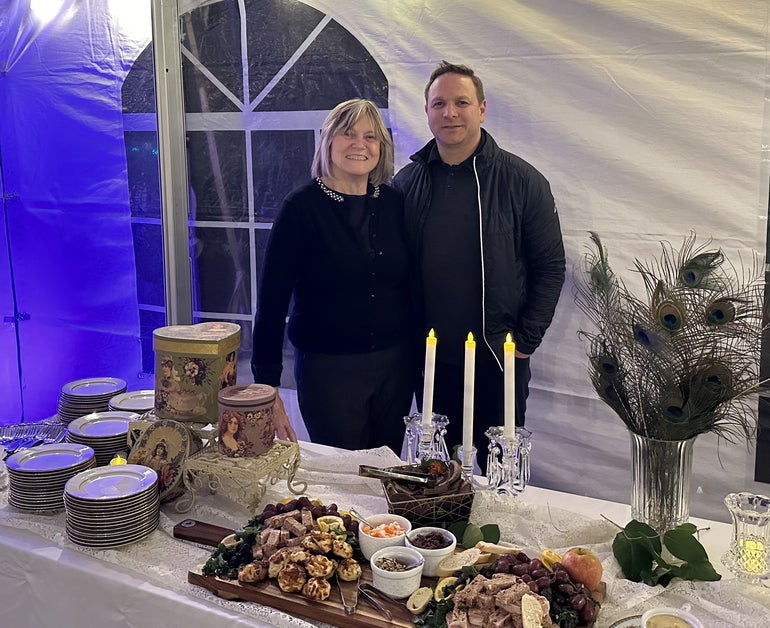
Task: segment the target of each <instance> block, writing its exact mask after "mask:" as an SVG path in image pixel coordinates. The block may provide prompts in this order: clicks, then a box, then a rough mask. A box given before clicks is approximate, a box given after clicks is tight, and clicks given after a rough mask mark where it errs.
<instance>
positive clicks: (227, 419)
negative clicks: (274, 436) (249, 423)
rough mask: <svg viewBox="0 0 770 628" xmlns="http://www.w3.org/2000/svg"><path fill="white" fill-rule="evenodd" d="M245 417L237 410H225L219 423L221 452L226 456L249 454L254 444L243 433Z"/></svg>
mask: <svg viewBox="0 0 770 628" xmlns="http://www.w3.org/2000/svg"><path fill="white" fill-rule="evenodd" d="M243 429H244V425H243V417H242V416H241V415H240V414H238V413H237V412H225V413H224V415H223V416H222V420H221V421H220V423H219V452H220V453H222V454H224V455H225V456H230V457H234V456H247V455H249V454H250V453H252V450H253V448H254V445H253V444H252V442H251V441H250V440H249V439H247V438H246V436H245V435H244V433H243Z"/></svg>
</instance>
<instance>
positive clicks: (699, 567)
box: [679, 560, 722, 582]
mask: <svg viewBox="0 0 770 628" xmlns="http://www.w3.org/2000/svg"><path fill="white" fill-rule="evenodd" d="M679 577H680V578H683V579H684V580H703V581H704V582H716V581H717V580H721V579H722V576H721V575H719V573H717V571H716V569H714V566H713V565H712V564H711V563H710V562H709V561H708V560H705V561H702V562H698V563H687V564H684V565H681V566H680V574H679Z"/></svg>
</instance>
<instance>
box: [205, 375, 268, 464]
mask: <svg viewBox="0 0 770 628" xmlns="http://www.w3.org/2000/svg"><path fill="white" fill-rule="evenodd" d="M274 401H275V388H273V387H272V386H267V385H265V384H246V385H240V386H228V387H227V388H224V389H222V390H220V391H219V438H218V439H217V440H218V441H219V452H220V453H221V454H223V455H225V456H230V457H254V456H261V455H262V454H264V453H265V452H267V451H269V450H270V448H271V447H272V446H273V441H274V440H275V426H274V424H273V402H274Z"/></svg>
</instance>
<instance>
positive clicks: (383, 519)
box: [358, 513, 412, 560]
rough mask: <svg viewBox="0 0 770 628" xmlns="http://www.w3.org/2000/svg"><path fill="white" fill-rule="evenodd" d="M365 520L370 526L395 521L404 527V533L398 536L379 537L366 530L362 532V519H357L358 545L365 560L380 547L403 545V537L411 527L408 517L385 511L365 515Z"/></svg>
mask: <svg viewBox="0 0 770 628" xmlns="http://www.w3.org/2000/svg"><path fill="white" fill-rule="evenodd" d="M366 520H367V521H368V522H369V523H371V524H372V527H377V526H378V525H381V524H383V523H393V522H394V521H395V522H397V523H398V524H399V525H400V526H401V527H402V528H404V530H406V532H405V533H404V534H401V535H399V536H394V537H388V538H379V537H376V536H369V535H368V534H367V533H366V532H364V523H363V522H362V521H359V522H358V545H359V546H360V547H361V553H362V554H363V555H364V558H366V560H369V559H370V558H371V557H372V555H373V554H374V553H375V552H376V551H377V550H379V549H382V548H383V547H392V546H394V545H403V544H404V537H405V536H406V534H407V533H408V532H409V530H411V529H412V524H411V522H410V521H409V519H407V518H406V517H401V516H400V515H391V514H390V513H385V514H382V515H371V516H367V517H366Z"/></svg>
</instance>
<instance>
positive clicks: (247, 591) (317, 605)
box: [187, 567, 413, 628]
mask: <svg viewBox="0 0 770 628" xmlns="http://www.w3.org/2000/svg"><path fill="white" fill-rule="evenodd" d="M187 581H188V582H189V583H191V584H195V585H198V586H200V587H203V588H205V589H208V590H209V591H211V592H212V593H214V594H215V595H217V596H218V597H221V598H224V599H226V600H242V601H246V602H257V603H258V604H263V605H265V606H270V607H272V608H276V609H278V610H281V611H285V612H286V613H289V614H290V615H294V616H297V617H304V618H305V619H311V620H314V621H322V622H324V623H327V624H332V625H333V626H339V627H340V628H364V627H366V626H376V627H377V628H390V627H392V626H399V627H401V628H412V626H413V623H412V618H413V615H412V614H411V613H410V612H409V611H408V610H406V606H405V605H404V604H399V603H397V602H391V601H380V600H379V598H378V601H380V603H381V604H382V605H383V606H384V607H385V608H387V609H388V610H389V611H390V612H391V613H393V621H392V622H389V621H388V620H387V618H386V617H384V616H383V615H380V613H379V612H378V611H376V610H375V609H373V608H372V607H371V606H369V604H367V602H366V600H364V599H363V596H360V595H359V597H358V606H357V608H356V612H355V614H353V615H346V614H345V612H344V611H343V610H342V601H341V599H340V589H339V587H338V586H337V583H336V582H335V580H334V579H332V580H330V581H329V583H330V584H331V585H332V592H331V595H330V596H329V598H328V599H326V600H324V601H323V602H317V601H315V600H309V599H308V598H306V597H304V596H303V595H301V594H299V593H284V592H283V591H281V589H280V588H279V587H278V585H277V584H276V583H275V581H274V580H265V581H263V582H259V583H257V584H241V583H240V582H238V581H235V580H222V579H220V578H216V577H214V576H204V575H203V574H202V573H200V571H199V570H195V571H190V572H188V573H187ZM361 582H371V571H370V570H369V568H368V567H364V573H363V575H362V576H361ZM341 584H342V587H343V589H344V590H345V593H346V596H345V599H350V596H351V594H352V593H353V591H354V590H355V583H354V582H343V583H341Z"/></svg>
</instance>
